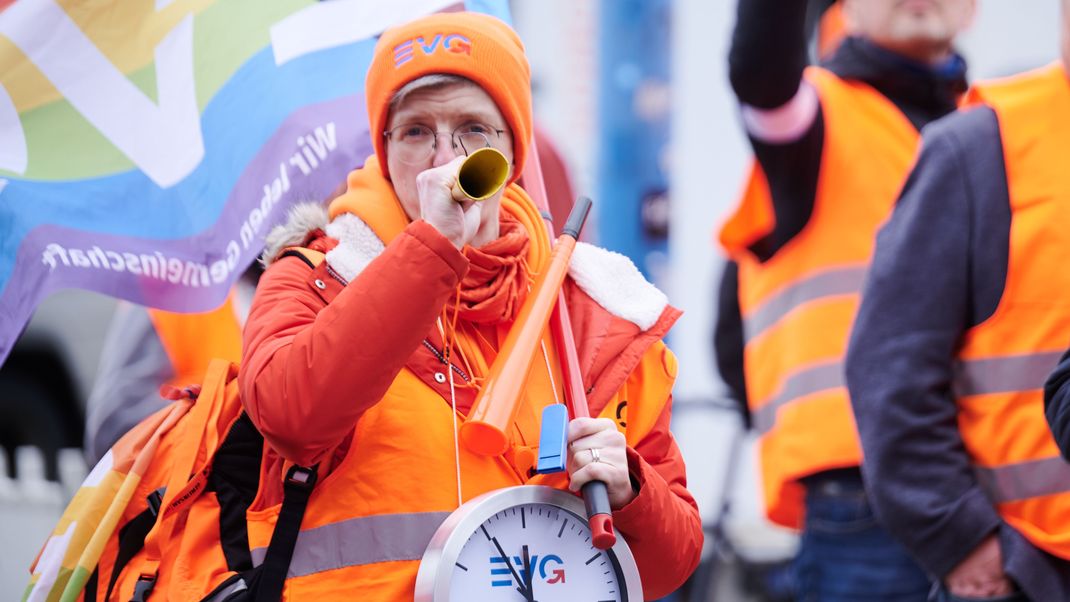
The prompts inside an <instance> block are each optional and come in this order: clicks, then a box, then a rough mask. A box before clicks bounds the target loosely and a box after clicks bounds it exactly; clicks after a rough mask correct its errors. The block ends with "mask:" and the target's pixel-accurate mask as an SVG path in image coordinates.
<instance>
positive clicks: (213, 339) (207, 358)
mask: <svg viewBox="0 0 1070 602" xmlns="http://www.w3.org/2000/svg"><path fill="white" fill-rule="evenodd" d="M148 312H149V318H151V319H152V325H153V327H155V328H156V334H157V335H158V336H159V337H160V343H161V344H162V345H163V348H164V351H166V352H167V357H168V359H170V360H171V366H172V367H173V368H174V373H175V375H174V377H173V378H171V380H170V381H168V383H167V384H170V385H174V386H177V387H182V386H185V385H188V384H190V383H195V382H199V381H200V379H201V378H202V377H203V376H204V371H205V370H207V369H208V364H209V363H210V362H211V361H212V360H213V359H217V358H219V359H225V360H227V361H229V362H233V363H235V364H236V363H238V362H239V361H241V324H240V322H239V320H238V314H237V312H236V311H235V308H234V291H233V290H231V292H230V294H229V295H227V299H226V301H224V302H223V304H222V305H220V306H219V307H217V308H215V309H213V310H211V311H206V312H202V313H193V314H180V313H174V312H169V311H163V310H161V309H152V308H150V309H149V310H148ZM161 384H162V383H161Z"/></svg>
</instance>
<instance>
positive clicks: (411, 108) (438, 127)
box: [385, 83, 513, 219]
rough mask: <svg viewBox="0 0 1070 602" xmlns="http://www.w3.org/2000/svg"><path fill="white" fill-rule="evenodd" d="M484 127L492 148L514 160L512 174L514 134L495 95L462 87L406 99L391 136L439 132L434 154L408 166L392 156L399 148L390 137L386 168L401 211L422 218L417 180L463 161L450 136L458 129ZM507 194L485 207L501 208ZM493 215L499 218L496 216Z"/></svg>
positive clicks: (390, 122) (391, 124)
mask: <svg viewBox="0 0 1070 602" xmlns="http://www.w3.org/2000/svg"><path fill="white" fill-rule="evenodd" d="M478 125H482V126H488V129H489V130H490V131H489V132H488V135H487V140H488V141H489V142H490V144H491V146H493V147H494V148H496V149H498V150H500V151H501V152H502V153H503V154H504V155H505V157H506V159H508V160H509V164H510V170H511V169H512V167H511V166H512V164H513V145H512V140H513V137H512V132H510V131H509V126H508V125H507V124H506V122H505V118H504V117H503V116H502V113H501V111H499V110H498V106H497V105H496V104H495V103H494V101H493V100H492V99H491V97H490V95H488V94H487V93H486V92H484V91H483V89H482V88H480V87H479V86H477V85H475V84H469V83H457V84H449V85H446V86H436V87H431V88H422V89H417V90H414V91H412V92H410V93H409V94H408V95H406V96H405V98H404V99H402V101H401V102H400V103H399V104H398V106H397V107H396V108H395V109H394V111H393V112H392V113H391V115H390V117H389V119H387V125H386V129H387V131H391V132H392V131H394V130H395V128H398V127H401V126H406V127H407V126H425V127H427V128H430V129H431V130H432V131H434V132H438V137H437V138H436V139H435V149H434V152H432V153H431V154H430V155H429V156H428V157H427V158H426V159H425V160H423V161H420V162H417V163H411V162H406V161H402V160H401V158H400V155H401V153H400V152H391V145H392V144H397V143H396V142H395V141H394V139H393V136H391V137H388V138H387V141H386V146H385V148H386V163H387V169H388V170H389V172H390V179H391V181H392V183H393V185H394V192H395V193H397V196H398V199H399V200H400V201H401V206H402V208H404V209H405V213H406V214H407V215H408V216H409V218H410V219H417V218H419V217H420V199H419V196H417V192H416V176H417V175H419V174H420V173H421V172H422V171H424V170H426V169H429V168H432V167H438V166H440V165H443V164H445V163H449V162H450V161H451V160H453V159H454V158H455V157H457V156H458V155H463V154H465V151H464V150H463V149H462V148H461V147H460V146H457V147H456V148H454V145H453V143H452V141H451V139H450V134H451V133H452V132H454V131H456V130H457V129H458V128H465V129H466V130H471V129H472V127H471V126H478ZM495 130H502V134H501V135H498V134H497V132H496V131H495ZM470 150H471V149H470ZM510 175H511V174H510ZM503 190H504V189H503ZM501 194H502V191H498V193H497V194H495V195H494V196H493V197H491V198H489V199H487V200H486V201H483V202H484V203H492V204H493V205H497V204H498V202H499V200H500V198H501ZM487 213H488V214H490V213H495V214H496V212H487ZM488 218H489V215H488ZM495 219H496V215H495Z"/></svg>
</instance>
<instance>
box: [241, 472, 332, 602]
mask: <svg viewBox="0 0 1070 602" xmlns="http://www.w3.org/2000/svg"><path fill="white" fill-rule="evenodd" d="M316 469H317V467H316V466H313V467H312V468H306V467H303V466H297V465H294V466H291V467H290V470H289V471H287V473H286V482H285V483H284V484H283V497H282V508H280V509H279V518H278V521H277V522H276V523H275V530H274V531H272V532H271V541H270V542H269V543H268V548H267V552H266V553H265V555H264V562H263V563H262V564H261V565H260V566H259V567H258V574H257V576H256V579H255V581H256V583H255V585H254V586H253V588H252V589H253V591H254V592H256V595H255V598H254V600H255V601H256V602H278V601H279V600H281V599H282V588H283V585H284V584H285V583H286V575H287V573H288V572H289V571H290V561H291V560H292V559H293V554H294V548H295V547H296V546H297V536H298V534H300V532H301V521H303V520H304V518H305V508H307V507H308V499H309V497H311V496H312V489H313V487H315V486H316V479H317V476H316Z"/></svg>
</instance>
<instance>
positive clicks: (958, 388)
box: [954, 351, 1063, 397]
mask: <svg viewBox="0 0 1070 602" xmlns="http://www.w3.org/2000/svg"><path fill="white" fill-rule="evenodd" d="M1062 355H1063V352H1061V351H1057V352H1047V353H1033V354H1028V355H1011V356H1005V357H989V358H982V359H971V360H960V361H958V362H956V364H955V377H954V390H955V396H956V397H965V396H969V395H987V394H990V393H1013V392H1016V391H1029V390H1031V389H1040V388H1042V387H1043V386H1044V381H1045V380H1047V379H1048V375H1049V374H1051V371H1052V370H1054V369H1055V365H1056V364H1058V363H1059V358H1060V357H1062Z"/></svg>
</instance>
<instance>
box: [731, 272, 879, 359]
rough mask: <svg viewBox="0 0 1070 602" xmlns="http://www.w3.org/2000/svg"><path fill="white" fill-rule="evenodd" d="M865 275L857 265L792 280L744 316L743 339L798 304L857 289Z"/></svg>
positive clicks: (754, 335)
mask: <svg viewBox="0 0 1070 602" xmlns="http://www.w3.org/2000/svg"><path fill="white" fill-rule="evenodd" d="M865 277H866V267H865V266H864V265H857V266H848V267H843V268H834V269H831V270H825V271H822V272H818V273H817V274H814V275H812V276H810V277H808V278H804V279H802V280H799V281H798V282H794V283H792V284H791V286H788V287H787V288H786V289H784V290H783V291H781V292H779V293H777V294H776V295H773V296H772V297H770V298H769V299H767V300H766V301H765V302H764V303H763V304H762V305H761V306H760V307H758V309H756V310H755V311H754V312H752V313H751V314H750V315H749V316H747V317H746V318H745V319H744V321H743V336H744V339H745V341H746V342H747V343H749V342H751V341H752V340H754V339H756V338H757V337H758V336H760V335H761V334H762V333H763V332H765V331H766V329H768V328H769V327H770V326H773V325H774V324H776V323H777V322H779V321H780V319H781V318H783V317H784V316H786V315H788V314H789V313H791V311H792V310H794V309H795V308H797V307H799V306H801V305H804V304H806V303H810V302H811V301H817V300H818V299H823V298H826V297H834V296H838V295H850V294H855V293H858V292H860V291H861V290H862V284H863V282H864V280H865Z"/></svg>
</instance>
